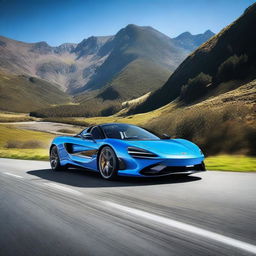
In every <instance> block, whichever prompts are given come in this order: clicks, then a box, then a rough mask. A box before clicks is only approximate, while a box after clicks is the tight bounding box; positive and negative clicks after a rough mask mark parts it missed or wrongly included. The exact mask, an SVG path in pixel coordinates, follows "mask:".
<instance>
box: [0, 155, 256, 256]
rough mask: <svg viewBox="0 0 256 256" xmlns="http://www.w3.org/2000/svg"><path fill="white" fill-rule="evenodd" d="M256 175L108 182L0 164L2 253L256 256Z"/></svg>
mask: <svg viewBox="0 0 256 256" xmlns="http://www.w3.org/2000/svg"><path fill="white" fill-rule="evenodd" d="M255 254H256V174H255V173H231V172H213V171H211V172H206V173H202V174H196V175H193V176H190V177H187V178H177V177H170V178H164V179H163V178H161V179H154V180H141V179H128V178H125V179H123V178H122V179H119V180H118V181H113V182H110V181H104V180H102V179H101V178H100V177H99V176H98V175H97V174H95V173H90V172H87V171H81V170H69V171H68V172H60V173H58V172H57V173H56V172H53V171H51V170H49V164H48V163H47V162H40V161H25V160H11V159H0V255H1V256H2V255H3V256H8V255H15V256H16V255H19V256H21V255H26V256H27V255H33V256H36V255H42V256H47V255H61V256H64V255H86V256H87V255H186V256H187V255H239V256H240V255H255Z"/></svg>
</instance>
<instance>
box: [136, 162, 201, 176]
mask: <svg viewBox="0 0 256 256" xmlns="http://www.w3.org/2000/svg"><path fill="white" fill-rule="evenodd" d="M157 166H158V165H151V166H149V167H147V168H144V169H142V170H141V171H140V173H141V174H142V175H145V176H161V175H168V174H179V173H184V174H185V173H189V172H200V171H205V165H204V162H202V163H201V164H196V165H193V166H166V167H164V168H163V169H162V170H160V171H157V170H155V169H154V167H157Z"/></svg>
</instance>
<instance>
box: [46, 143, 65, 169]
mask: <svg viewBox="0 0 256 256" xmlns="http://www.w3.org/2000/svg"><path fill="white" fill-rule="evenodd" d="M50 164H51V167H52V170H53V171H64V170H65V169H66V168H65V166H61V164H60V157H59V152H58V148H57V147H56V146H53V147H52V148H51V151H50Z"/></svg>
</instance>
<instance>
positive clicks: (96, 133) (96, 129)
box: [91, 126, 104, 140]
mask: <svg viewBox="0 0 256 256" xmlns="http://www.w3.org/2000/svg"><path fill="white" fill-rule="evenodd" d="M91 134H92V137H93V138H94V139H95V140H100V139H103V138H104V136H103V134H102V132H101V130H100V129H99V127H97V126H96V127H94V128H92V130H91Z"/></svg>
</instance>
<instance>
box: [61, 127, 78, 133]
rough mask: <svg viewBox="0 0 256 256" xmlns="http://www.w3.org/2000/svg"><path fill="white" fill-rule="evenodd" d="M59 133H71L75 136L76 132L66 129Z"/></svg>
mask: <svg viewBox="0 0 256 256" xmlns="http://www.w3.org/2000/svg"><path fill="white" fill-rule="evenodd" d="M58 132H61V133H70V134H75V133H76V132H75V131H73V130H71V129H66V128H63V129H59V130H58Z"/></svg>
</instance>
